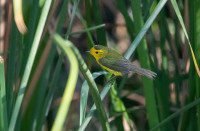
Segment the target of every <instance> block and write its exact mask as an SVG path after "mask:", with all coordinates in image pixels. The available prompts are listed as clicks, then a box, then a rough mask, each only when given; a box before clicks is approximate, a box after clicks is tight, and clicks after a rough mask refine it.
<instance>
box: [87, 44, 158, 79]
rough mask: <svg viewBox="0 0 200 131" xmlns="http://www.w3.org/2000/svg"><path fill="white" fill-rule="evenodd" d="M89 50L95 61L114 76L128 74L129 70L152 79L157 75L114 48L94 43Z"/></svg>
mask: <svg viewBox="0 0 200 131" xmlns="http://www.w3.org/2000/svg"><path fill="white" fill-rule="evenodd" d="M89 52H90V54H91V55H93V56H94V58H95V59H96V61H97V63H98V64H99V65H100V66H101V67H103V68H104V69H106V70H108V71H109V72H111V73H112V74H114V75H115V76H122V75H124V74H128V73H129V72H134V73H137V74H140V75H144V76H146V77H148V78H150V79H153V78H154V77H156V75H157V74H156V73H155V72H152V71H150V70H147V69H143V68H141V67H138V66H136V65H134V64H132V63H131V62H130V61H129V60H127V59H126V58H125V57H123V56H122V55H121V54H119V53H118V52H117V51H115V50H114V49H111V48H108V47H105V46H102V45H95V46H94V47H92V48H91V49H90V51H89Z"/></svg>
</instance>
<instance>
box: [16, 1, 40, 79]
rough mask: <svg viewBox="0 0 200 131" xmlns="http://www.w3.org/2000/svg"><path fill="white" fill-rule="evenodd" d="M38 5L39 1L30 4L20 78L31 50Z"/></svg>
mask: <svg viewBox="0 0 200 131" xmlns="http://www.w3.org/2000/svg"><path fill="white" fill-rule="evenodd" d="M38 3H39V0H34V1H33V4H32V5H33V6H32V10H31V13H30V17H31V19H29V23H28V32H27V35H26V36H25V41H24V44H25V47H24V51H23V59H22V66H21V71H20V76H22V74H23V73H24V68H25V66H26V63H27V60H28V56H29V53H30V50H31V45H32V44H33V43H32V41H33V38H34V33H35V29H36V24H37V22H38V19H37V16H38V12H39V6H38Z"/></svg>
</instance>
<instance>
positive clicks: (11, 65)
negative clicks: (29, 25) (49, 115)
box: [6, 21, 20, 120]
mask: <svg viewBox="0 0 200 131" xmlns="http://www.w3.org/2000/svg"><path fill="white" fill-rule="evenodd" d="M19 39H20V37H19V32H18V30H17V27H16V25H15V23H14V21H12V33H11V41H10V49H9V54H8V67H7V81H6V93H7V106H8V120H10V117H11V113H12V109H13V102H14V94H13V85H15V84H14V82H15V76H14V74H15V72H16V67H15V58H16V57H15V56H16V47H17V42H18V40H19Z"/></svg>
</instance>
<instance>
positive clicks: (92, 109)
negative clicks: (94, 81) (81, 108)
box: [78, 82, 112, 131]
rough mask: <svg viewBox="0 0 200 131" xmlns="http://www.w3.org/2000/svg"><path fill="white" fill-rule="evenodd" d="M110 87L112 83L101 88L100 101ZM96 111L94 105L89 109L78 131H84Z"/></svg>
mask: <svg viewBox="0 0 200 131" xmlns="http://www.w3.org/2000/svg"><path fill="white" fill-rule="evenodd" d="M111 86H112V82H109V83H107V84H106V85H105V87H104V88H103V90H102V91H101V94H100V97H101V100H103V99H104V98H105V96H106V94H107V93H108V91H109V90H110V88H111ZM96 110H97V109H96V106H95V104H94V105H93V106H92V108H91V109H90V111H89V112H88V114H87V116H86V117H85V119H84V121H83V122H82V124H81V126H80V127H79V129H78V131H84V130H85V128H86V127H87V125H88V124H89V122H90V120H91V119H92V116H93V115H94V113H95V112H96Z"/></svg>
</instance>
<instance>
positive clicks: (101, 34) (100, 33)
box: [92, 0, 106, 46]
mask: <svg viewBox="0 0 200 131" xmlns="http://www.w3.org/2000/svg"><path fill="white" fill-rule="evenodd" d="M98 2H101V1H98V0H92V8H93V11H92V13H93V17H94V21H95V22H96V24H97V25H100V24H102V23H103V20H102V18H101V16H102V15H101V10H100V7H99V3H98ZM105 34H106V32H105V30H104V29H103V28H100V29H98V30H97V41H98V42H99V43H102V45H104V46H105V45H106V35H105Z"/></svg>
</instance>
